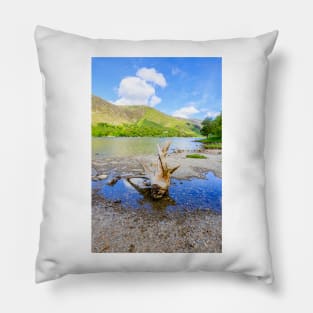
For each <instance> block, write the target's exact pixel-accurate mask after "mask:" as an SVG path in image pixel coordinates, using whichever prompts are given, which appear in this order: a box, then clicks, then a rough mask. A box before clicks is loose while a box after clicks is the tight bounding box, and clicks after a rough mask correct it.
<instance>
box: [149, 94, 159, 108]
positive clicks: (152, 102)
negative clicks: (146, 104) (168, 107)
mask: <svg viewBox="0 0 313 313" xmlns="http://www.w3.org/2000/svg"><path fill="white" fill-rule="evenodd" d="M160 102H161V98H159V97H158V96H155V95H153V96H152V97H151V98H150V106H152V107H154V106H156V105H157V104H159V103H160Z"/></svg>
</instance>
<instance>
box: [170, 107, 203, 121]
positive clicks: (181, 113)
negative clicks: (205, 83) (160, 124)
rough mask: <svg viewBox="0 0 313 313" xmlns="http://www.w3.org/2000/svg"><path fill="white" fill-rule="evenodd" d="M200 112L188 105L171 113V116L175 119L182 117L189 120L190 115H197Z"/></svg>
mask: <svg viewBox="0 0 313 313" xmlns="http://www.w3.org/2000/svg"><path fill="white" fill-rule="evenodd" d="M199 112H200V111H199V110H198V109H197V108H195V107H194V106H193V105H189V106H186V107H183V108H180V109H179V110H177V111H175V112H174V113H173V116H176V117H182V118H189V117H191V116H192V115H194V114H196V113H199Z"/></svg>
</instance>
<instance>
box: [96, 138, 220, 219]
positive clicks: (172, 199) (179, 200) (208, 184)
mask: <svg viewBox="0 0 313 313" xmlns="http://www.w3.org/2000/svg"><path fill="white" fill-rule="evenodd" d="M195 139H196V138H155V137H140V138H129V137H127V138H125V137H118V138H108V137H101V138H93V139H92V152H93V158H95V157H96V158H106V157H111V158H112V157H117V156H119V157H131V156H137V155H148V154H155V152H156V145H157V144H158V143H159V144H161V145H162V143H164V142H165V141H167V140H170V141H171V143H172V144H171V147H170V149H171V150H170V152H171V151H173V150H189V151H193V150H198V149H201V148H202V144H201V143H199V142H195ZM108 174H109V176H108V178H107V179H106V180H102V181H94V182H92V187H93V188H95V189H97V190H99V193H100V194H102V195H103V196H104V197H105V198H106V199H109V200H112V201H117V202H120V203H121V205H122V206H124V207H125V208H128V209H147V210H160V209H161V210H166V211H180V212H184V211H192V210H197V209H199V210H208V209H210V210H212V211H214V212H216V213H221V210H222V179H221V178H219V177H216V176H215V175H214V173H212V172H208V173H207V174H206V175H205V177H204V178H193V179H183V180H178V179H174V178H172V179H171V185H170V188H169V196H168V197H165V198H163V199H161V200H152V199H151V198H150V197H149V193H148V192H147V193H140V192H139V191H138V190H136V189H135V188H134V187H133V186H132V185H131V184H130V183H129V182H128V181H127V180H126V179H120V180H119V181H118V182H117V183H116V184H115V185H113V186H109V185H108V184H107V182H108V181H109V180H110V179H111V178H112V175H114V173H108Z"/></svg>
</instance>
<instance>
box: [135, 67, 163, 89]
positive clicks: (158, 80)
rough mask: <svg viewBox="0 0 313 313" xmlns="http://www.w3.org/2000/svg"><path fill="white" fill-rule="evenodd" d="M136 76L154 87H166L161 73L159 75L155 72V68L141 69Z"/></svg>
mask: <svg viewBox="0 0 313 313" xmlns="http://www.w3.org/2000/svg"><path fill="white" fill-rule="evenodd" d="M136 76H138V77H140V78H142V79H143V80H145V81H147V82H152V83H154V84H156V85H159V86H161V87H166V80H165V77H164V76H163V74H162V73H159V72H157V71H156V70H155V68H153V67H152V68H146V67H142V68H140V69H139V70H138V71H137V73H136Z"/></svg>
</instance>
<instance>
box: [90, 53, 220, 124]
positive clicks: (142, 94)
mask: <svg viewBox="0 0 313 313" xmlns="http://www.w3.org/2000/svg"><path fill="white" fill-rule="evenodd" d="M92 94H93V95H96V96H99V97H101V98H103V99H105V100H107V101H109V102H111V103H113V104H116V105H127V104H133V105H136V104H138V105H140V104H144V105H149V106H151V107H154V108H156V109H157V110H159V111H161V112H164V113H166V114H169V115H173V116H179V117H185V118H198V119H204V118H205V117H207V116H210V117H215V116H216V115H217V114H218V113H219V112H221V111H222V59H221V58H216V57H214V58H210V57H208V58H204V57H199V58H198V57H182V58H181V57H177V58H176V57H174V58H167V57H165V58H164V57H148V58H137V57H126V58H125V57H118V58H115V57H114V58H113V57H112V58H111V57H109V58H106V57H94V58H92Z"/></svg>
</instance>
